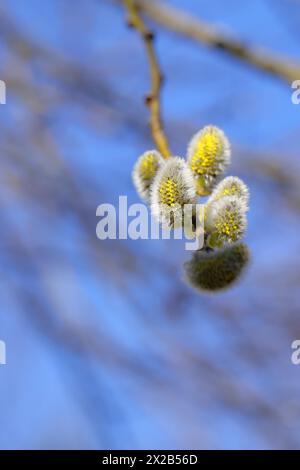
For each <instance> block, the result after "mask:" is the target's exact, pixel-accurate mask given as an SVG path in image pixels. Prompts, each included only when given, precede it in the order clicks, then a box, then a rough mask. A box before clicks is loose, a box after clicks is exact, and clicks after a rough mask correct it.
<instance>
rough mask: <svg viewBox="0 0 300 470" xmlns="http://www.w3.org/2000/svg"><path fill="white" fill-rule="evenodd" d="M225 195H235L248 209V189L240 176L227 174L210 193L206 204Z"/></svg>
mask: <svg viewBox="0 0 300 470" xmlns="http://www.w3.org/2000/svg"><path fill="white" fill-rule="evenodd" d="M226 196H237V197H238V198H239V199H240V200H241V201H243V203H244V204H245V207H246V208H247V210H248V204H249V189H248V187H247V185H246V184H245V183H244V182H243V181H242V180H241V179H240V178H237V177H236V176H228V177H227V178H224V179H223V180H222V181H220V183H219V184H218V185H217V186H216V187H215V189H214V190H213V192H212V193H211V195H210V197H209V199H208V201H207V204H211V203H212V202H216V201H218V200H220V199H222V198H223V197H226Z"/></svg>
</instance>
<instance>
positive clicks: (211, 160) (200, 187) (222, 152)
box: [187, 126, 231, 196]
mask: <svg viewBox="0 0 300 470" xmlns="http://www.w3.org/2000/svg"><path fill="white" fill-rule="evenodd" d="M230 156H231V150H230V143H229V141H228V139H227V137H226V136H225V134H224V132H223V131H222V130H221V129H219V128H218V127H215V126H206V127H204V128H203V129H202V130H200V131H199V132H197V133H196V134H195V135H194V136H193V137H192V139H191V141H190V143H189V146H188V150H187V160H188V164H189V167H190V168H191V170H192V172H193V175H194V178H195V181H196V190H197V194H198V195H199V196H206V195H208V194H210V193H211V191H212V189H213V187H214V185H215V184H216V182H217V179H218V177H219V176H220V175H221V174H222V173H223V172H224V171H225V169H226V168H227V166H228V165H229V163H230Z"/></svg>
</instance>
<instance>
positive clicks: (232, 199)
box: [205, 196, 247, 248]
mask: <svg viewBox="0 0 300 470" xmlns="http://www.w3.org/2000/svg"><path fill="white" fill-rule="evenodd" d="M246 212H247V206H246V204H245V203H244V201H243V200H240V199H239V198H238V197H237V196H225V197H223V198H222V199H219V200H218V201H216V202H214V203H212V204H209V205H208V206H207V208H206V211H205V230H206V231H207V232H208V233H209V236H208V239H207V244H208V246H210V247H212V248H215V247H221V246H223V245H225V244H226V243H233V242H236V241H238V240H240V239H241V238H242V237H243V235H244V234H245V231H246V228H247V218H246Z"/></svg>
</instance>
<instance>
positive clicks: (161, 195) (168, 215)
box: [150, 157, 196, 228]
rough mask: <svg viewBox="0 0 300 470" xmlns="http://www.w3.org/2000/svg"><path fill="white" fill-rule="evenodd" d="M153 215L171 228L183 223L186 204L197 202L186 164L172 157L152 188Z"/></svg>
mask: <svg viewBox="0 0 300 470" xmlns="http://www.w3.org/2000/svg"><path fill="white" fill-rule="evenodd" d="M150 200H151V211H152V214H153V215H154V216H155V217H156V218H157V219H158V220H159V222H161V223H163V224H164V225H165V226H166V227H169V228H178V227H181V226H182V223H183V209H184V205H185V204H194V203H195V202H196V191H195V182H194V178H193V175H192V172H191V170H190V169H189V168H188V166H187V164H186V162H185V161H184V160H183V159H182V158H179V157H172V158H170V159H169V160H167V161H166V163H165V164H164V165H163V166H162V167H161V168H160V170H159V171H158V172H157V174H156V176H155V178H154V181H153V184H152V187H151V195H150Z"/></svg>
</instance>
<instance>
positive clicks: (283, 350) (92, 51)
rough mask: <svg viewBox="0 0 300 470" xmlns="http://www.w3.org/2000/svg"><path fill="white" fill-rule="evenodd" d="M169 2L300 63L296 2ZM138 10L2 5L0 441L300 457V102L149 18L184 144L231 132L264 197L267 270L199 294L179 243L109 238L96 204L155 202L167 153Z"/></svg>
mask: <svg viewBox="0 0 300 470" xmlns="http://www.w3.org/2000/svg"><path fill="white" fill-rule="evenodd" d="M166 3H168V4H171V5H173V6H176V7H178V8H181V9H184V10H185V11H188V12H190V13H192V14H194V15H195V17H199V18H201V19H203V20H205V21H208V22H210V23H213V24H214V25H215V26H216V27H218V28H219V29H220V30H222V31H224V32H226V33H228V34H232V35H233V36H234V37H237V38H239V39H241V40H243V41H245V42H246V43H249V44H253V45H257V46H261V47H264V48H267V49H268V50H270V51H273V52H274V53H280V54H282V55H284V56H286V57H290V58H292V59H294V60H298V61H299V60H300V59H299V44H300V29H299V24H300V2H299V1H297V0H272V1H271V0H252V1H251V3H250V4H247V6H246V5H245V3H244V2H241V1H239V0H226V1H224V0H222V1H221V0H211V1H209V2H208V1H204V0H189V1H185V2H182V1H179V0H168V1H166ZM125 20H126V17H125V14H124V9H123V8H122V7H121V6H120V5H119V4H118V3H115V2H113V1H110V0H77V1H76V2H70V1H67V0H44V1H43V2H41V1H38V0H26V1H25V0H9V1H8V0H6V1H2V2H1V9H0V38H1V41H0V59H1V60H0V63H1V66H0V79H1V80H4V81H5V82H6V85H7V104H6V105H1V106H0V120H1V126H0V152H1V153H0V155H1V156H0V159H1V160H0V161H1V169H0V178H1V184H0V203H1V224H0V231H1V232H0V237H1V251H0V269H1V284H0V339H2V340H4V341H5V342H6V346H7V365H5V366H0V393H1V399H0V420H1V421H0V422H1V425H0V448H2V449H15V448H21V449H45V448H46V449H64V448H68V449H76V448H77V449H78V448H80V449H117V448H119V449H139V448H146V449H147V448H149V449H150V448H152V449H155V448H156V449H159V448H164V449H193V448H194V449H253V448H258V449H262V448H270V449H276V448H297V449H300V400H299V397H300V366H298V367H297V366H294V365H292V363H291V353H292V350H291V343H292V341H293V340H295V339H300V295H299V281H300V272H299V251H300V237H299V232H300V219H299V213H300V192H299V187H300V163H299V162H300V159H299V151H300V133H299V119H300V105H299V106H296V105H293V104H292V102H291V92H292V90H291V87H290V84H289V83H284V82H283V81H280V80H278V79H276V78H274V77H272V76H270V75H268V74H266V73H263V72H260V71H257V70H255V69H253V68H251V67H249V66H247V65H245V64H243V63H240V62H238V61H237V60H235V59H234V58H231V57H229V56H225V55H223V54H222V53H221V52H217V51H214V50H212V49H208V48H207V47H205V46H201V45H200V44H199V43H195V42H192V41H190V40H188V39H185V38H183V37H180V36H177V35H175V34H173V33H171V32H170V31H168V30H166V29H164V28H163V27H161V26H158V25H156V24H154V23H152V22H151V21H150V22H149V24H150V25H151V27H152V29H153V30H154V31H155V32H156V33H157V40H156V47H157V51H158V54H159V59H160V64H161V67H162V69H163V73H164V75H165V77H166V80H165V86H164V90H163V115H164V121H165V125H166V132H167V134H168V136H169V139H170V142H171V147H172V149H173V151H174V153H175V154H178V155H182V156H184V155H185V151H186V146H187V143H188V141H189V139H190V137H191V136H192V134H193V133H194V132H196V131H197V130H198V129H200V128H201V127H202V126H204V125H206V124H215V125H218V126H220V127H221V128H223V129H224V131H225V132H226V134H227V135H228V137H229V138H230V140H231V142H232V144H233V163H232V166H231V168H230V170H229V174H233V175H237V176H240V177H242V178H243V179H244V180H245V181H246V182H247V184H248V185H249V186H250V190H251V211H250V214H249V230H248V234H247V243H248V245H249V247H250V249H251V252H252V261H251V265H250V266H249V268H248V270H247V272H246V274H245V276H244V277H243V279H242V280H241V282H239V284H237V285H236V286H235V287H233V288H232V289H230V290H229V291H227V292H225V293H219V294H216V295H213V296H212V295H200V294H199V293H197V292H195V291H194V290H192V289H191V288H190V287H189V286H188V285H186V284H185V283H184V281H183V269H182V264H183V262H185V261H186V260H187V259H188V258H189V256H190V254H189V253H188V252H186V251H185V250H184V243H183V242H182V241H168V240H167V241H164V240H159V241H151V240H148V241H145V240H139V241H130V240H116V241H99V240H98V239H97V238H96V234H95V230H96V224H97V222H98V219H97V217H96V208H97V206H98V205H99V204H101V203H104V202H109V203H113V204H115V203H117V202H118V197H119V195H122V194H124V195H128V198H129V202H130V203H135V202H139V198H138V196H137V194H136V192H135V190H134V188H133V184H132V180H131V171H132V166H133V164H134V162H135V161H136V159H137V157H138V156H139V155H140V154H141V153H142V152H144V151H145V150H147V149H151V148H153V142H152V139H151V136H150V132H149V129H148V124H147V122H148V118H149V116H148V110H147V109H146V107H145V106H144V104H143V96H144V94H145V93H146V92H147V91H148V89H149V73H148V72H149V71H148V67H147V62H146V58H145V54H144V47H143V44H142V42H141V40H140V37H139V36H138V35H137V33H136V32H135V31H133V30H130V29H128V28H127V27H126V26H125V22H126V21H125ZM296 78H298V79H300V76H299V77H295V79H296Z"/></svg>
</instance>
